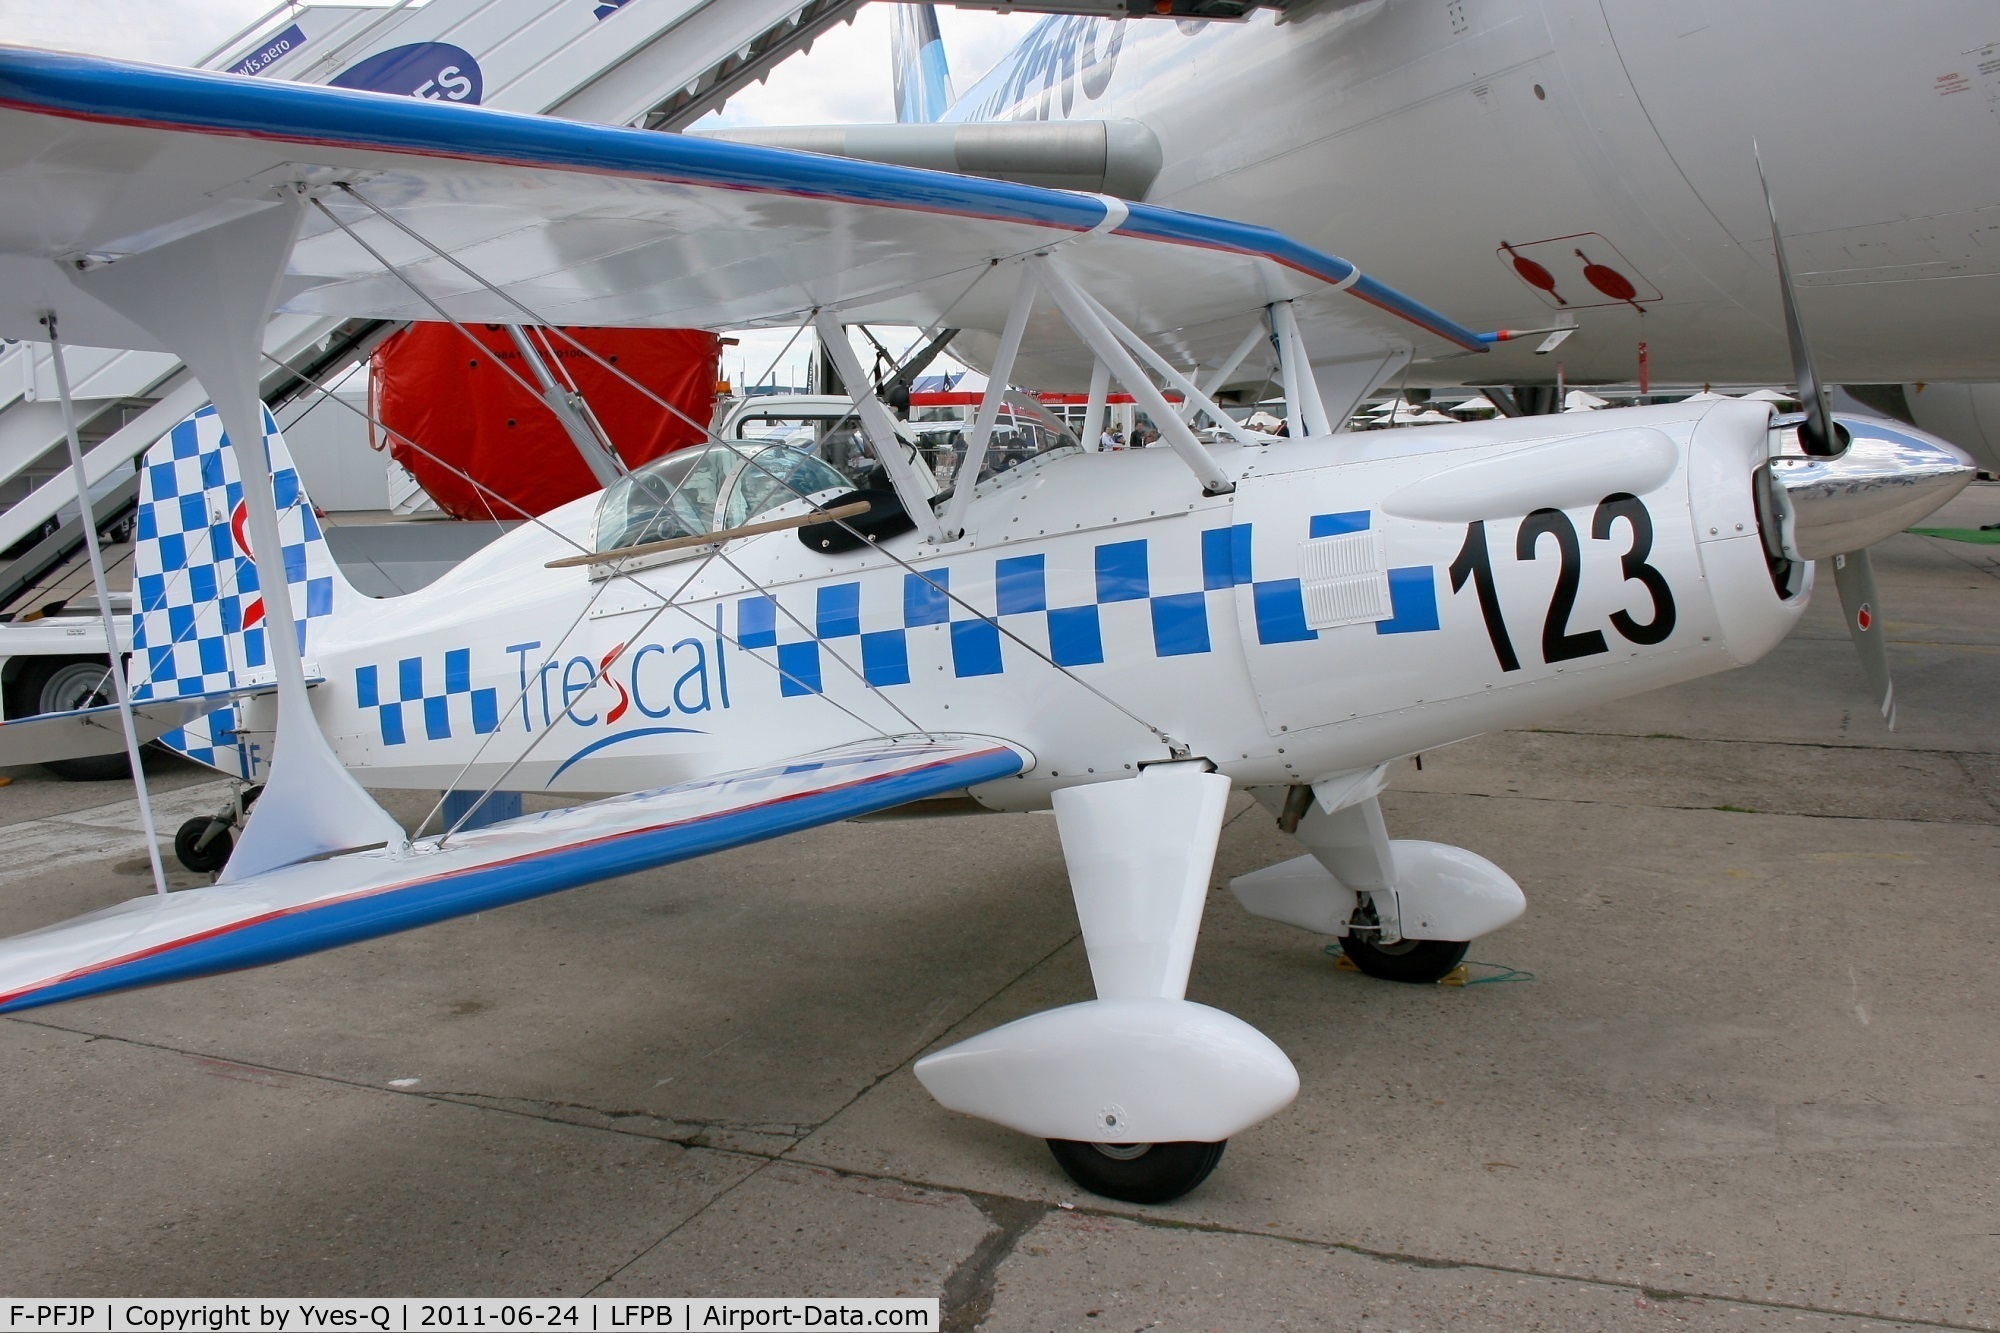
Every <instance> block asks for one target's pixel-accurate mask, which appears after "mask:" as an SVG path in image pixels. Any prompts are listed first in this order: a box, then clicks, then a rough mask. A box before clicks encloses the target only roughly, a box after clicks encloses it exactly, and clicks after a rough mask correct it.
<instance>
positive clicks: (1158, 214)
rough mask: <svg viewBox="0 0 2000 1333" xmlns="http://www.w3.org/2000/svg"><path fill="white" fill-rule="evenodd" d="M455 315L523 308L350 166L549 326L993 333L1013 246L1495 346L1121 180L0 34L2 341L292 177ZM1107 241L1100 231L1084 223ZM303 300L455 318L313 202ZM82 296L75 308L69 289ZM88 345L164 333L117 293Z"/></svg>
mask: <svg viewBox="0 0 2000 1333" xmlns="http://www.w3.org/2000/svg"><path fill="white" fill-rule="evenodd" d="M300 180H304V181H312V182H317V183H318V193H319V196H320V198H321V199H322V201H323V202H324V203H325V204H326V206H327V207H328V208H329V209H331V210H332V211H333V212H334V213H335V214H337V215H338V216H339V217H340V218H341V219H342V220H343V221H345V222H347V223H348V224H349V225H351V226H352V227H353V228H354V229H355V231H356V233H357V234H358V235H359V236H360V237H362V238H363V239H364V240H365V241H366V242H367V243H368V245H369V246H372V247H373V248H375V249H376V250H378V251H379V252H380V253H381V254H382V256H383V257H384V258H385V259H386V260H387V261H388V263H389V264H391V265H393V266H394V267H395V268H397V269H400V270H401V272H402V273H403V274H404V275H406V276H408V277H409V278H410V279H411V280H413V281H414V282H416V283H417V284H419V285H420V286H421V287H422V289H423V291H424V292H425V293H426V294H427V295H428V296H430V297H431V298H432V299H434V300H436V301H437V302H438V303H439V304H440V305H441V306H442V307H443V308H444V309H445V310H447V311H448V312H450V314H451V315H452V316H453V317H454V318H457V319H460V320H465V321H481V322H485V321H498V322H508V323H518V322H522V316H521V314H520V312H519V311H518V310H517V309H515V308H513V307H512V306H510V305H509V304H508V303H507V302H506V301H504V300H502V299H501V298H499V297H497V296H495V295H494V294H493V293H492V292H490V291H486V290H483V289H482V288H481V287H480V286H479V285H478V284H477V283H474V282H473V281H472V280H470V279H468V278H467V277H466V275H465V274H464V273H463V272H462V271H460V270H458V269H456V268H454V267H453V266H451V265H450V264H448V263H446V262H445V261H443V260H441V259H439V258H437V257H436V256H435V255H434V254H432V253H431V252H430V251H429V250H427V249H426V248H425V247H423V246H421V245H419V244H418V243H416V242H414V241H412V240H411V239H410V237H409V236H408V235H407V234H405V233H403V232H401V231H399V230H397V229H396V228H395V227H394V226H392V225H390V224H389V223H388V222H386V221H384V220H383V219H382V218H381V217H379V216H377V215H376V214H375V213H373V212H372V211H370V209H369V208H367V207H366V206H365V205H363V204H362V203H360V202H358V201H357V200H356V199H354V198H353V197H351V196H350V195H348V194H346V193H344V192H343V190H342V189H341V188H339V187H340V186H342V185H345V186H347V187H349V188H351V189H352V190H353V191H355V192H357V193H359V194H361V195H363V196H365V197H366V198H368V199H369V200H372V201H373V202H374V203H375V204H377V205H379V206H380V207H381V208H382V209H384V210H386V211H387V212H388V213H389V214H391V215H392V216H394V217H395V218H396V219H397V220H399V221H401V222H403V223H404V224H406V225H407V226H408V227H409V228H410V229H411V230H413V231H414V232H416V233H417V234H418V235H420V236H422V237H424V238H425V239H426V240H428V241H430V242H432V243H434V244H435V245H436V246H437V247H439V248H441V249H442V250H444V251H446V252H448V253H450V254H452V255H454V256H456V257H457V259H459V260H460V261H461V262H463V263H464V264H465V265H466V266H467V267H469V268H470V269H471V270H473V271H474V272H476V273H478V274H479V275H480V276H481V277H482V278H483V279H485V280H486V281H487V282H489V283H491V284H493V285H494V286H496V287H498V288H499V289H501V290H502V291H504V292H506V293H507V294H508V295H509V296H511V297H513V298H514V299H515V300H518V301H520V302H522V303H523V304H524V305H526V306H527V307H528V308H529V309H531V310H533V311H534V312H535V313H536V314H537V315H538V316H540V317H541V318H542V319H543V320H545V321H548V322H551V323H557V324H577V325H647V326H670V327H702V328H738V327H748V326H754V325H758V324H781V323H794V324H795V323H798V322H800V321H801V320H802V319H803V318H804V317H806V316H807V315H808V314H809V313H810V312H811V311H813V310H815V309H818V308H821V307H827V306H834V307H838V308H840V309H841V310H842V311H844V312H846V313H847V314H849V315H850V316H851V318H853V319H856V320H870V321H879V322H885V323H908V324H917V325H925V326H928V325H933V324H936V323H939V322H941V321H945V320H948V321H949V323H950V324H951V325H952V326H953V327H958V328H963V329H969V330H972V331H974V332H975V333H986V334H993V333H997V332H998V330H999V329H1000V327H1001V325H1002V323H1003V322H1004V320H1005V318H1006V313H1007V304H1008V299H1009V296H1010V295H1011V293H1010V291H1009V290H1008V287H1009V286H1010V284H1009V283H1006V282H982V281H980V280H979V279H980V278H981V275H982V274H984V273H986V272H987V271H988V270H989V269H990V268H991V267H992V264H993V261H995V260H998V259H1004V258H1007V257H1010V256H1016V255H1021V254H1027V253H1035V252H1038V251H1047V250H1049V249H1050V248H1051V247H1060V249H1061V253H1062V257H1063V261H1064V263H1065V264H1066V265H1068V266H1069V267H1070V270H1071V272H1072V273H1073V275H1074V276H1075V278H1076V279H1077V280H1078V281H1079V282H1080V283H1082V284H1083V285H1084V286H1085V287H1086V288H1088V289H1089V290H1090V291H1091V292H1092V293H1093V294H1094V295H1096V296H1097V297H1098V299H1100V300H1101V301H1103V302H1104V303H1105V305H1107V306H1108V307H1109V308H1111V309H1112V310H1114V311H1115V312H1117V313H1118V314H1119V316H1120V317H1121V318H1122V319H1124V321H1125V322H1126V323H1127V324H1128V325H1130V326H1131V327H1132V328H1133V329H1134V331H1135V332H1137V333H1139V334H1140V335H1141V336H1144V337H1147V338H1148V340H1149V341H1155V340H1157V343H1156V345H1159V346H1161V347H1162V348H1163V350H1170V352H1171V354H1173V355H1175V356H1176V357H1177V358H1185V359H1186V360H1187V361H1188V362H1190V363H1201V362H1210V363H1212V362H1214V361H1219V360H1222V359H1223V358H1224V357H1226V355H1227V354H1228V352H1229V351H1230V349H1231V348H1232V347H1234V346H1235V345H1236V343H1237V342H1238V340H1239V339H1240V338H1241V337H1242V336H1243V334H1244V331H1245V330H1246V329H1247V328H1248V327H1249V323H1248V321H1249V320H1250V319H1252V318H1256V317H1258V312H1259V311H1261V309H1262V308H1263V307H1264V306H1265V305H1266V304H1268V303H1270V302H1272V301H1279V300H1288V299H1289V300H1295V301H1296V302H1297V311H1298V314H1299V318H1300V322H1301V325H1302V328H1303V331H1304V334H1305V338H1306V342H1307V346H1308V349H1309V351H1310V352H1311V354H1312V355H1313V356H1314V357H1315V358H1322V357H1323V358H1330V359H1336V360H1337V359H1346V358H1350V357H1360V356H1366V355H1370V354H1373V353H1379V352H1384V351H1388V350H1391V349H1400V348H1404V347H1414V348H1415V350H1416V352H1417V354H1418V355H1420V356H1425V355H1435V354H1438V353H1443V352H1449V351H1454V350H1458V349H1464V348H1471V349H1477V348H1480V347H1482V346H1484V342H1485V340H1484V339H1483V338H1482V336H1481V335H1479V334H1477V333H1474V332H1473V331H1471V330H1469V329H1466V328H1463V327H1461V326H1459V325H1458V324H1456V323H1454V322H1452V321H1451V320H1449V319H1447V318H1446V317H1444V316H1443V315H1441V314H1438V313H1437V312H1436V311H1433V310H1430V309H1428V308H1426V307H1425V306H1423V305H1421V304H1420V303H1418V302H1416V301H1414V300H1412V299H1410V298H1409V297H1406V296H1404V295H1402V294H1401V293H1398V292H1395V291H1392V290H1391V289H1389V288H1387V287H1385V286H1383V285H1382V284H1380V283H1378V282H1375V281H1374V280H1373V279H1370V278H1368V277H1367V276H1366V275H1364V274H1361V273H1360V272H1359V271H1357V270H1356V269H1355V268H1354V266H1353V265H1351V264H1349V263H1348V262H1347V261H1345V260H1343V259H1340V258H1337V257H1335V256H1333V255H1329V254H1325V253H1322V252H1320V251H1317V250H1313V249H1311V248H1310V247H1307V246H1303V245H1299V244H1297V243H1296V242H1293V241H1290V240H1287V239H1286V238H1285V237H1283V236H1280V235H1278V234H1277V233H1276V232H1272V231H1270V230H1268V229H1266V228H1262V227H1252V226H1247V225H1244V224H1241V223H1233V222H1225V221H1221V220H1219V219H1215V218H1208V217H1201V216H1198V215H1195V214H1189V213H1180V212H1175V211H1173V210H1169V209H1162V208H1154V207H1150V206H1147V205H1143V204H1134V205H1131V206H1130V207H1129V212H1128V211H1127V209H1126V206H1125V205H1122V204H1119V203H1117V202H1116V201H1108V200H1106V199H1105V198H1103V197H1102V196H1094V195H1085V194H1076V193H1071V192H1067V191H1060V190H1046V189H1038V188H1035V187H1033V186H1026V185H1014V184H1009V183H1006V182H1001V181H990V180H980V179H975V178H969V177H961V176H954V175H947V174H943V173H937V172H929V171H920V170H915V169H912V168H905V167H894V166H884V165H880V164H876V163H869V162H857V161H850V160H846V159H840V158H829V157H821V156H818V155H815V154H810V153H795V152H787V151H783V150H779V149H770V148H760V147H755V146H752V145H748V144H737V143H728V142H724V141H720V140H714V139H700V138H688V137H683V136H679V135H672V134H660V133H654V132H650V131H643V130H630V129H620V128H613V127H607V126H601V125H591V124H584V123H580V122H575V121H564V120H554V119H549V118H545V117H539V116H526V115H518V114H514V113H510V112H503V111H495V110H491V109H488V108H483V107H471V106H458V105H453V104H448V103H443V102H430V101H425V100H422V99H418V98H407V97H387V96H383V95H379V94H374V93H361V92H350V91H347V90H343V89H335V88H322V87H314V86H309V85H301V84H290V83H282V82H266V81H264V80H261V79H253V78H247V77H237V76H231V75H220V74H209V73H201V72H195V71H187V70H169V69H162V68H156V67H152V66H142V65H129V64H120V63H116V62H111V61H104V60H97V59H92V58H87V57H81V56H69V55H57V54H53V53H49V52H41V51H28V50H22V49H18V48H15V49H0V335H6V336H14V337H27V336H34V335H35V334H36V332H37V330H36V326H35V319H36V318H37V317H38V316H39V315H40V313H41V311H42V310H43V309H46V308H49V306H50V304H51V303H50V301H49V297H48V295H47V294H48V293H50V292H53V291H54V290H56V289H57V287H58V286H60V287H62V288H65V289H66V288H67V283H66V282H65V279H64V277H63V273H64V270H65V266H70V267H71V268H74V267H75V266H77V265H83V266H89V265H92V264H96V263H101V262H106V261H109V262H116V260H117V258H118V257H119V256H120V255H124V254H130V253H134V252H137V251H142V250H145V249H148V248H150V247H152V246H155V245H160V244H164V243H165V242H167V241H169V240H173V239H176V238H178V237H181V236H186V235H189V234H191V233H193V232H196V231H199V230H201V229H203V228H205V227H207V226H211V225H215V224H217V223H220V222H223V221H227V220H229V219H231V218H234V217H239V216H241V215H242V214H243V213H244V212H246V211H249V210H254V209H257V208H260V207H265V206H268V205H267V202H266V201H268V199H269V198H270V197H271V192H272V191H273V190H274V189H275V188H276V187H277V186H279V185H282V184H285V183H287V182H291V181H300ZM1086 238H1087V239H1086ZM283 298H284V299H283V306H282V308H283V309H286V310H292V311H300V312H311V313H315V314H322V315H338V316H346V317H352V316H369V317H376V318H383V319H396V320H405V319H435V318H436V314H435V312H434V311H433V310H432V309H431V307H430V306H429V305H428V304H427V303H426V302H425V301H423V300H421V299H419V298H418V297H417V296H415V295H414V294H413V293H412V292H411V290H410V288H409V286H407V285H406V284H405V283H404V281H403V280H402V279H401V278H399V277H398V276H396V275H395V274H393V273H391V272H388V271H386V270H385V268H384V266H383V264H381V263H379V262H378V261H377V260H376V259H375V258H373V257H371V256H370V255H369V254H368V253H367V251H366V250H365V249H364V248H363V247H361V246H360V245H357V244H356V242H355V241H354V240H352V239H350V238H349V237H348V236H347V235H346V234H345V233H344V232H342V231H341V230H339V229H338V228H337V227H335V226H334V225H333V224H331V223H330V222H329V221H328V220H327V219H326V218H325V217H324V216H322V215H320V214H318V213H317V212H314V213H309V214H308V221H307V224H306V227H305V229H304V231H303V232H302V233H301V236H300V239H299V243H298V246H297V249H296V251H295V253H294V256H293V260H292V268H291V276H290V278H289V279H288V281H287V284H286V286H285V288H284V292H283ZM63 308H64V309H65V310H66V311H78V306H77V302H76V295H75V293H74V292H73V291H67V290H65V300H64V303H63ZM65 321H66V327H65V330H64V332H65V334H66V336H67V337H69V339H70V340H71V341H73V342H86V343H88V342H96V343H100V344H104V345H109V346H120V347H150V346H152V345H153V343H152V340H151V339H149V338H147V337H146V336H145V335H144V334H143V333H141V332H140V331H139V330H138V329H136V328H134V327H133V326H131V325H130V324H129V323H128V322H127V321H125V320H123V319H122V318H120V317H119V316H117V315H116V314H114V313H113V312H111V311H110V310H108V309H105V308H103V307H101V306H99V307H95V308H93V309H89V310H84V311H79V313H76V314H66V315H65ZM1078 346H1079V344H1078V343H1077V342H1076V341H1075V340H1074V338H1073V337H1072V335H1070V334H1069V332H1068V330H1067V328H1066V327H1065V326H1063V325H1062V324H1061V323H1060V321H1058V320H1057V319H1055V318H1054V317H1053V315H1050V316H1049V317H1047V318H1046V319H1044V320H1040V321H1038V322H1036V323H1034V324H1031V325H1030V327H1029V330H1028V336H1027V338H1026V339H1025V340H1024V342H1023V344H1022V359H1021V361H1020V362H1019V363H1018V364H1019V365H1020V367H1021V371H1020V375H1019V376H1018V377H1021V378H1024V379H1025V380H1027V381H1028V382H1033V383H1035V384H1036V385H1037V386H1038V387H1044V388H1050V389H1061V388H1075V387H1081V386H1082V384H1083V382H1084V379H1085V378H1086V377H1087V375H1088V371H1089V366H1090V361H1089V358H1088V357H1082V356H1078V355H1077V349H1078Z"/></svg>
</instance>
